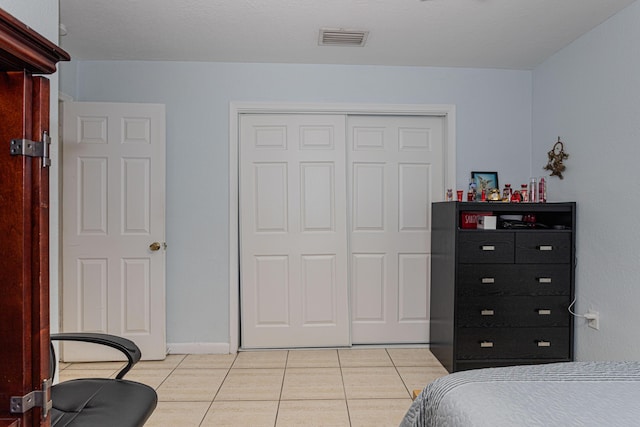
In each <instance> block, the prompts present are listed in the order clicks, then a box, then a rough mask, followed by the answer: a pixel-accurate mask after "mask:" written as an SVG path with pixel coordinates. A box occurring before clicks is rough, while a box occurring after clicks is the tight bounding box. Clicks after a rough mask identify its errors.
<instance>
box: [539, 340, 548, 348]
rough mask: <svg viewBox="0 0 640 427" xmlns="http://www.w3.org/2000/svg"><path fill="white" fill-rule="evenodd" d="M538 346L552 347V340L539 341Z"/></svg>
mask: <svg viewBox="0 0 640 427" xmlns="http://www.w3.org/2000/svg"><path fill="white" fill-rule="evenodd" d="M538 347H551V342H550V341H538Z"/></svg>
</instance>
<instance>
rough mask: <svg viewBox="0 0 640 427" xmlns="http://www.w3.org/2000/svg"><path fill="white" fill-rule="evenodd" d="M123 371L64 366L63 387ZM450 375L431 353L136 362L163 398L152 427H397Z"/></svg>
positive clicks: (271, 354)
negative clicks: (419, 397) (415, 397)
mask: <svg viewBox="0 0 640 427" xmlns="http://www.w3.org/2000/svg"><path fill="white" fill-rule="evenodd" d="M123 365H124V363H120V362H113V363H111V362H110V363H70V364H67V363H61V366H60V381H66V380H70V379H73V378H87V377H103V378H104V377H107V378H108V377H111V378H113V377H115V374H116V373H117V371H118V370H119V368H120V367H121V366H123ZM446 373H447V372H446V370H445V369H444V368H443V367H442V365H440V363H439V362H438V361H437V359H436V358H435V357H434V356H433V355H432V354H431V352H430V351H429V350H428V349H426V348H386V349H385V348H373V349H372V348H364V349H360V348H354V349H338V350H274V351H246V352H240V353H238V354H237V355H236V354H229V355H216V354H208V355H203V354H190V355H169V356H167V358H166V359H165V360H163V361H158V362H155V361H149V362H147V361H143V362H139V363H138V364H137V365H136V366H135V367H134V368H133V369H132V370H131V372H129V373H128V374H127V376H126V378H127V379H130V380H134V381H139V382H142V383H145V384H148V385H150V386H151V387H153V388H155V389H156V390H157V392H158V407H157V408H156V410H155V412H154V413H153V415H152V416H151V418H150V419H149V421H148V422H147V424H146V426H148V427H160V426H162V427H164V426H170V427H190V426H195V427H198V426H201V427H206V426H234V427H237V426H251V427H258V426H270V427H274V426H275V427H285V426H296V427H298V426H323V427H325V426H352V427H355V426H381V427H391V426H397V425H398V424H399V423H400V420H401V419H402V416H403V415H404V413H405V412H406V410H407V409H408V408H409V405H410V404H411V393H412V391H413V390H414V389H421V388H423V387H424V386H425V385H426V384H428V383H429V382H431V381H433V380H434V379H436V378H438V377H440V376H443V375H445V374H446Z"/></svg>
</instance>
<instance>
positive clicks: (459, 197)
mask: <svg viewBox="0 0 640 427" xmlns="http://www.w3.org/2000/svg"><path fill="white" fill-rule="evenodd" d="M456 193H457V195H458V201H459V202H461V201H462V196H463V195H464V191H463V190H456Z"/></svg>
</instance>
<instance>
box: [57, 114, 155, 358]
mask: <svg viewBox="0 0 640 427" xmlns="http://www.w3.org/2000/svg"><path fill="white" fill-rule="evenodd" d="M63 114H64V129H63V132H64V136H63V167H62V170H63V183H64V184H63V207H62V209H63V213H62V218H63V234H62V259H63V268H62V271H63V280H62V304H63V311H62V330H63V331H65V332H103V333H111V334H115V335H120V336H123V337H126V338H129V339H131V340H133V341H134V342H136V344H138V346H139V347H140V348H141V350H142V356H143V358H144V359H164V357H165V356H166V337H165V335H166V334H165V331H166V327H165V317H166V316H165V247H164V246H165V245H164V240H165V110H164V105H157V104H115V103H89V102H65V103H64V112H63ZM107 350H109V349H107ZM114 354H115V353H112V352H109V351H105V349H104V348H103V347H101V346H88V345H86V344H85V345H83V344H80V343H64V345H63V348H62V357H63V359H64V360H67V361H75V360H105V359H107V360H108V359H111V358H113V355H114Z"/></svg>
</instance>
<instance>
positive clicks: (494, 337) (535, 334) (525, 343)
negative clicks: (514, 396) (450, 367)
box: [456, 328, 570, 360]
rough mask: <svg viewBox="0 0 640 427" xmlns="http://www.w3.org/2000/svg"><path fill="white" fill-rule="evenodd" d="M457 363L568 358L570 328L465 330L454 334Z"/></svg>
mask: <svg viewBox="0 0 640 427" xmlns="http://www.w3.org/2000/svg"><path fill="white" fill-rule="evenodd" d="M456 345H457V351H456V353H457V355H456V359H458V360H469V359H559V358H569V356H570V341H569V328H495V329H494V328H466V329H459V330H457V331H456Z"/></svg>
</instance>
